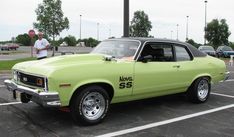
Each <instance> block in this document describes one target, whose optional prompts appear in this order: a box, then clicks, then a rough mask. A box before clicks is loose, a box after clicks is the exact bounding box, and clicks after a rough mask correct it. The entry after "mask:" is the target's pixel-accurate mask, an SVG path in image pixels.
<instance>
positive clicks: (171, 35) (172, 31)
mask: <svg viewBox="0 0 234 137" xmlns="http://www.w3.org/2000/svg"><path fill="white" fill-rule="evenodd" d="M172 34H173V31H172V30H171V39H172Z"/></svg>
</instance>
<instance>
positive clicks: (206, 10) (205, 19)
mask: <svg viewBox="0 0 234 137" xmlns="http://www.w3.org/2000/svg"><path fill="white" fill-rule="evenodd" d="M207 2H208V1H207V0H205V30H204V31H205V35H204V45H206V27H207V23H206V18H207Z"/></svg>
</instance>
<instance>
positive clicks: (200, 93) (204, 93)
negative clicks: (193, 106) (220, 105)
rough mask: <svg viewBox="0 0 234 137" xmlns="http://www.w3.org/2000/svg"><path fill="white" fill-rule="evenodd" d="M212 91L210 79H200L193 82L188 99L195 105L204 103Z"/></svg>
mask: <svg viewBox="0 0 234 137" xmlns="http://www.w3.org/2000/svg"><path fill="white" fill-rule="evenodd" d="M202 85H203V87H202ZM210 89H211V85H210V81H209V79H208V78H206V77H201V78H198V79H196V80H195V81H194V82H193V84H192V85H191V86H190V88H189V90H188V92H187V96H188V99H189V100H190V101H191V102H193V103H204V102H206V101H207V100H208V98H209V95H210Z"/></svg>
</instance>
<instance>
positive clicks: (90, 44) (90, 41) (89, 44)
mask: <svg viewBox="0 0 234 137" xmlns="http://www.w3.org/2000/svg"><path fill="white" fill-rule="evenodd" d="M77 42H78V43H79V42H84V43H85V46H86V47H96V46H97V45H98V44H99V43H100V41H98V40H96V39H94V38H88V39H81V40H80V39H79V40H78V41H77Z"/></svg>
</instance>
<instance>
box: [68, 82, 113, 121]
mask: <svg viewBox="0 0 234 137" xmlns="http://www.w3.org/2000/svg"><path fill="white" fill-rule="evenodd" d="M78 92H79V93H77V94H75V95H74V97H73V98H72V102H71V105H70V109H71V114H72V118H73V119H74V121H75V122H76V123H77V124H80V125H94V124H98V123H100V122H102V120H103V119H104V118H105V116H106V113H107V111H108V109H109V102H110V101H109V96H108V94H107V91H106V90H105V89H103V88H102V87H100V86H89V87H86V88H84V89H82V90H81V91H78Z"/></svg>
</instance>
